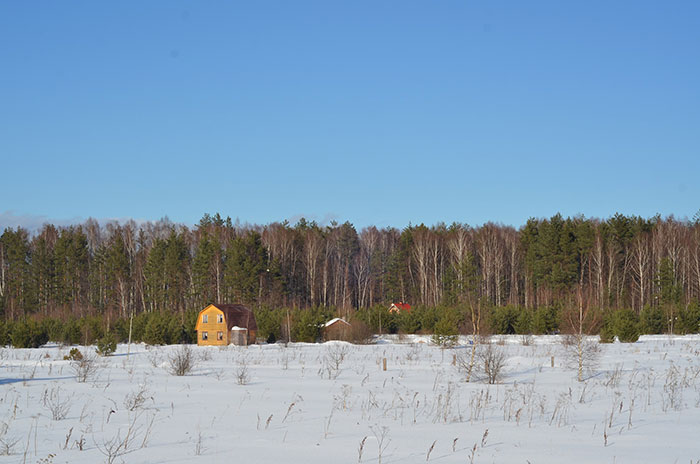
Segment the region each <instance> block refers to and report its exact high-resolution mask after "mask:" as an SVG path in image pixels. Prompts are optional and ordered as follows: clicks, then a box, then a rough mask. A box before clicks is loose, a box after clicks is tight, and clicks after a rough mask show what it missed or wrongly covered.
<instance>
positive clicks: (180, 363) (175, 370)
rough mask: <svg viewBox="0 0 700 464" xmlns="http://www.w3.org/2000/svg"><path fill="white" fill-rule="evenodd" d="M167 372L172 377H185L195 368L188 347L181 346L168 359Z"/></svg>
mask: <svg viewBox="0 0 700 464" xmlns="http://www.w3.org/2000/svg"><path fill="white" fill-rule="evenodd" d="M168 364H169V370H170V373H171V374H173V375H178V376H182V375H187V374H189V373H190V372H192V369H194V366H195V359H194V353H193V352H192V348H191V347H190V346H189V345H182V346H181V347H180V348H178V349H177V350H176V351H175V352H174V353H173V354H171V355H170V357H169V358H168Z"/></svg>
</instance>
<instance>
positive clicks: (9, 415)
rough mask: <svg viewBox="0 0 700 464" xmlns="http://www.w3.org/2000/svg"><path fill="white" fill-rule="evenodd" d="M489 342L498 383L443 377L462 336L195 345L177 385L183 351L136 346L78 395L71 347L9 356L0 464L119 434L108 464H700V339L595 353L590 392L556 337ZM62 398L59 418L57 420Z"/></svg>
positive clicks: (98, 457)
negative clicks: (173, 366)
mask: <svg viewBox="0 0 700 464" xmlns="http://www.w3.org/2000/svg"><path fill="white" fill-rule="evenodd" d="M492 341H493V342H495V345H494V347H495V348H496V349H499V350H503V352H504V353H505V355H506V357H507V361H506V366H505V376H504V378H503V379H502V382H501V383H500V384H497V385H488V384H485V383H484V382H483V380H482V379H477V380H476V381H473V382H469V383H467V382H465V374H464V372H461V371H460V370H459V369H458V368H456V367H455V366H453V365H452V362H453V359H454V356H455V355H457V356H459V357H462V356H464V355H467V357H468V355H469V353H470V352H471V347H470V346H468V345H467V339H466V338H465V339H462V340H460V342H461V344H460V345H459V346H457V347H455V348H454V349H441V348H439V347H436V346H434V345H432V344H431V342H430V337H429V336H404V337H398V336H384V337H381V339H380V340H379V342H380V343H377V344H374V345H363V346H357V345H350V344H347V343H344V342H329V343H326V344H289V345H287V346H284V345H281V344H280V345H255V346H249V347H238V346H227V347H222V348H218V347H197V346H193V347H192V352H193V354H194V356H195V359H196V363H195V368H194V370H193V371H192V372H191V373H190V374H189V375H186V376H182V377H177V376H173V375H171V374H170V372H169V364H170V363H169V359H170V357H171V356H172V355H173V354H174V353H176V352H177V351H178V350H180V349H182V347H179V346H167V347H149V346H145V345H132V346H131V354H130V355H129V356H128V357H127V355H126V352H127V347H126V345H119V347H118V350H117V353H116V354H115V355H114V356H110V357H107V358H99V357H98V358H96V360H97V361H96V362H97V363H99V365H100V367H99V369H98V371H97V374H96V375H95V376H94V377H92V378H90V379H88V381H87V382H85V383H80V382H77V381H76V377H75V374H74V372H73V369H72V367H71V361H67V360H63V356H64V355H67V354H68V352H69V351H70V348H71V347H59V346H47V347H43V348H39V349H33V350H31V349H10V348H4V349H1V350H0V421H1V423H0V462H3V463H4V462H18V463H20V462H29V463H36V462H46V463H48V462H52V463H77V464H82V463H85V464H87V463H90V464H93V463H97V462H108V456H107V455H108V454H109V448H110V446H111V447H112V448H116V446H117V444H118V443H122V442H123V441H124V438H125V437H127V436H128V438H129V439H128V441H127V443H126V446H122V447H121V448H120V450H121V451H124V449H126V451H127V454H123V455H120V456H113V457H114V460H113V462H115V463H118V462H128V463H130V464H132V463H133V464H138V463H144V464H145V463H189V462H207V463H219V462H221V463H224V462H229V461H232V460H236V461H242V462H257V463H278V462H292V463H319V464H320V463H327V462H329V461H330V460H333V461H334V462H338V463H355V462H358V461H359V450H360V448H361V444H362V443H363V439H364V445H363V446H362V456H361V462H364V463H378V462H380V456H379V454H380V453H379V443H380V441H381V439H382V435H384V440H383V442H382V445H383V447H384V449H383V451H382V453H381V462H384V463H398V462H401V463H422V462H426V461H428V462H437V463H469V462H473V463H494V462H496V463H500V462H520V463H527V462H530V463H532V464H536V463H537V464H540V463H561V462H567V463H617V464H623V463H643V462H653V463H675V462H679V463H683V462H685V463H687V462H689V461H691V460H692V461H693V462H695V461H697V460H699V459H700V445H699V444H698V438H697V431H698V423H700V343H699V342H700V337H698V336H685V337H680V336H678V337H677V336H674V337H668V336H645V337H642V338H641V339H640V341H639V342H637V343H633V344H620V343H615V344H610V345H600V349H601V352H600V355H599V359H598V362H597V365H596V366H595V367H594V368H593V369H592V370H590V372H587V375H586V379H585V380H584V382H578V381H577V380H576V370H575V369H574V368H573V367H571V366H570V363H569V359H568V357H567V355H566V352H565V350H566V348H565V347H564V346H563V345H562V344H561V343H560V338H559V337H557V336H549V337H533V338H531V339H527V340H526V339H524V338H522V337H516V336H512V337H494V338H493V339H492ZM524 341H526V342H527V344H526V345H524V344H523V342H524ZM78 348H79V349H80V350H81V352H82V353H83V354H89V353H94V347H78ZM552 357H554V367H551V362H552ZM384 358H386V359H387V370H386V371H383V370H382V360H383V359H384ZM66 398H67V399H68V401H67V404H68V406H67V409H68V410H67V414H66V417H65V418H62V419H58V420H56V419H54V418H52V410H51V409H52V408H51V406H50V404H52V403H53V404H54V405H56V404H61V403H62V402H64V401H65V399H66ZM139 398H140V399H139ZM139 401H141V403H140V404H138V405H135V404H136V403H138V402H139ZM45 404H46V406H45ZM54 409H55V408H54ZM129 409H133V410H132V411H130V410H129ZM3 424H4V425H3ZM130 424H132V427H131V432H130V433H129V425H130ZM365 437H366V438H365ZM81 439H82V443H83V444H82V450H81V449H80V448H81V446H80V445H79V443H80V440H81ZM433 444H434V446H433ZM431 446H432V450H431ZM3 450H6V451H11V453H12V454H10V455H9V456H3V455H2V454H3ZM113 454H119V451H117V452H116V453H113ZM52 455H53V456H52Z"/></svg>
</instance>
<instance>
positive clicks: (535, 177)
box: [0, 0, 700, 228]
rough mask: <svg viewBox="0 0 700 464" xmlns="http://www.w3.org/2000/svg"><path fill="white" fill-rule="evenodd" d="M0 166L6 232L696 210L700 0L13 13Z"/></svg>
mask: <svg viewBox="0 0 700 464" xmlns="http://www.w3.org/2000/svg"><path fill="white" fill-rule="evenodd" d="M0 161H1V163H0V166H1V170H2V174H0V221H2V220H3V218H4V220H5V222H6V223H7V222H8V221H10V222H11V221H12V218H14V220H17V218H20V219H21V220H26V221H31V219H32V218H37V217H38V218H45V219H47V220H51V221H54V220H56V221H58V220H73V219H74V218H79V219H84V218H87V217H95V218H100V219H104V218H125V217H133V218H135V219H141V220H157V219H159V218H161V217H163V216H165V215H167V216H169V217H170V219H171V220H173V221H176V222H183V223H187V224H193V223H196V222H197V221H198V220H199V218H200V217H201V216H202V214H203V213H205V212H210V213H215V212H217V211H218V212H220V213H221V214H222V215H223V216H227V215H228V216H231V217H232V218H239V219H240V220H241V221H242V222H250V223H258V224H266V223H269V222H272V221H279V220H283V219H291V220H292V221H294V220H295V219H297V218H298V217H300V216H306V217H307V218H311V219H315V220H317V221H319V222H324V221H327V220H328V219H329V218H334V219H336V220H339V221H345V220H349V221H351V222H353V223H354V224H355V225H356V226H357V227H358V228H361V227H364V226H367V225H377V226H382V227H384V226H395V227H404V226H406V225H408V223H409V222H411V223H414V224H415V223H421V222H423V223H426V224H429V225H430V224H435V223H437V222H441V221H442V222H446V223H451V222H453V221H459V222H466V223H469V224H472V225H478V224H481V223H484V222H486V221H494V222H502V223H505V224H512V225H515V226H520V225H522V224H523V223H524V222H525V221H526V220H527V218H528V217H531V216H534V217H548V216H551V215H553V214H554V213H556V212H561V213H562V214H564V215H565V216H567V215H574V214H578V213H582V214H584V215H585V216H588V217H591V216H594V217H601V218H606V217H609V216H611V215H612V214H614V213H615V212H618V211H619V212H622V213H624V214H636V215H642V216H645V217H650V216H652V215H654V214H656V213H660V214H662V215H664V216H665V215H668V214H675V215H676V216H677V217H680V218H682V217H691V216H692V215H693V214H694V213H695V212H696V211H698V209H700V186H699V185H700V183H699V182H698V179H699V176H700V2H697V1H686V2H684V1H669V2H662V1H654V2H648V1H628V2H625V1H620V2H609V1H586V2H563V1H559V0H557V1H512V2H504V1H494V2H471V1H453V2H447V1H421V2H412V1H403V0H402V1H394V2H379V1H366V2H365V1H352V2H334V1H327V0H323V1H318V2H306V1H280V2H265V1H261V2H228V1H226V2H224V1H221V2H213V1H211V2H199V1H196V2H195V1H192V2H180V1H148V2H135V1H134V2H130V1H126V2H93V1H86V2H40V3H39V4H37V3H34V2H2V3H1V4H0ZM8 218H10V219H8ZM0 226H2V224H0Z"/></svg>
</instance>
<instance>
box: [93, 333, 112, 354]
mask: <svg viewBox="0 0 700 464" xmlns="http://www.w3.org/2000/svg"><path fill="white" fill-rule="evenodd" d="M116 350H117V339H116V338H115V337H114V335H113V334H107V335H105V336H104V337H102V338H100V339H99V340H97V354H99V355H100V356H110V355H111V354H112V353H114V352H115V351H116Z"/></svg>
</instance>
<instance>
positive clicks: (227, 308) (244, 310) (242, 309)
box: [214, 304, 258, 331]
mask: <svg viewBox="0 0 700 464" xmlns="http://www.w3.org/2000/svg"><path fill="white" fill-rule="evenodd" d="M214 306H216V307H217V308H219V309H220V310H221V311H222V312H223V313H224V317H225V318H226V329H227V330H231V329H232V328H233V327H234V326H236V327H241V328H244V329H248V330H256V331H257V330H258V323H257V322H256V321H255V315H254V314H253V311H252V310H251V309H250V308H248V307H247V306H244V305H242V304H215V305H214Z"/></svg>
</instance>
